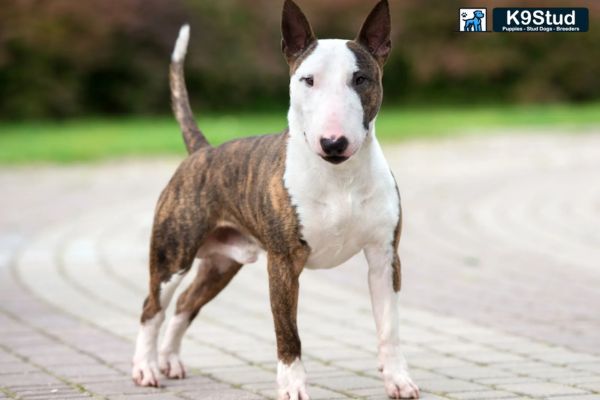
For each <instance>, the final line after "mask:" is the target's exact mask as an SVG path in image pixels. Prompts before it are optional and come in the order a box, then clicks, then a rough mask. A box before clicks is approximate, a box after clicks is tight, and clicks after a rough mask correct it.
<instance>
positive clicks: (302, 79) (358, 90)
mask: <svg viewBox="0 0 600 400" xmlns="http://www.w3.org/2000/svg"><path fill="white" fill-rule="evenodd" d="M281 30H282V34H283V40H282V50H283V54H284V55H285V58H286V60H287V62H288V64H289V66H290V76H291V79H290V111H289V114H288V119H289V123H290V131H291V132H292V134H296V135H303V136H304V137H305V138H306V143H307V145H308V146H309V147H310V148H311V150H312V151H313V152H314V153H315V154H317V155H318V156H320V157H321V158H323V159H324V160H326V161H329V162H331V163H334V164H339V163H341V162H343V161H345V160H347V159H348V158H350V157H352V156H353V155H354V154H355V153H356V152H357V151H358V150H359V149H360V148H361V146H362V144H363V142H364V140H365V139H366V138H367V137H368V135H369V134H370V133H371V131H372V129H373V122H374V120H375V117H376V115H377V113H378V112H379V108H380V106H381V101H382V98H383V88H382V85H381V77H382V73H383V65H384V63H385V61H386V59H387V57H388V55H389V53H390V49H391V41H390V12H389V5H388V2H387V0H381V1H380V2H379V3H377V5H376V6H375V8H373V10H372V11H371V13H370V14H369V16H368V17H367V19H366V20H365V22H364V24H363V26H362V28H361V30H360V32H359V34H358V36H357V37H356V39H354V40H338V39H327V40H317V39H316V37H315V35H314V33H313V31H312V28H311V26H310V24H309V22H308V20H307V19H306V16H305V15H304V14H303V13H302V10H300V8H299V7H298V6H297V5H296V3H294V2H293V1H292V0H286V1H285V4H284V6H283V17H282V24H281Z"/></svg>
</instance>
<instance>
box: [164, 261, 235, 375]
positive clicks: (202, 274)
mask: <svg viewBox="0 0 600 400" xmlns="http://www.w3.org/2000/svg"><path fill="white" fill-rule="evenodd" d="M241 267H242V264H239V263H238V262H236V261H234V260H232V259H231V258H228V257H226V256H223V255H217V254H214V255H211V256H210V257H207V258H203V259H202V260H201V263H200V266H199V268H198V274H197V275H196V278H195V279H194V281H193V282H192V283H191V284H190V286H189V287H188V288H187V289H186V290H185V291H184V292H183V293H182V294H181V295H180V296H179V299H178V300H177V309H176V311H175V315H174V316H173V317H172V318H171V320H170V321H169V325H168V326H167V332H166V334H165V338H164V341H163V344H162V346H161V348H160V353H159V365H160V370H161V372H162V373H163V374H164V375H165V376H166V377H167V378H170V379H183V378H185V368H184V366H183V363H182V362H181V359H180V355H179V352H180V349H181V340H182V339H183V335H184V334H185V331H186V330H187V328H188V327H189V326H190V324H191V322H192V321H193V319H194V318H195V317H196V315H198V312H199V311H200V309H201V308H202V307H203V306H204V305H205V304H206V303H208V302H209V301H211V300H212V299H213V298H214V297H215V296H216V295H217V294H219V292H220V291H221V290H223V288H225V286H227V284H228V283H229V282H230V281H231V279H233V277H234V276H235V274H236V273H237V272H238V271H239V270H240V268H241Z"/></svg>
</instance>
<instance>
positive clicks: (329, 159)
mask: <svg viewBox="0 0 600 400" xmlns="http://www.w3.org/2000/svg"><path fill="white" fill-rule="evenodd" d="M321 158H322V159H323V160H325V161H327V162H330V163H332V164H341V163H343V162H344V161H346V160H347V159H348V158H350V157H344V156H321Z"/></svg>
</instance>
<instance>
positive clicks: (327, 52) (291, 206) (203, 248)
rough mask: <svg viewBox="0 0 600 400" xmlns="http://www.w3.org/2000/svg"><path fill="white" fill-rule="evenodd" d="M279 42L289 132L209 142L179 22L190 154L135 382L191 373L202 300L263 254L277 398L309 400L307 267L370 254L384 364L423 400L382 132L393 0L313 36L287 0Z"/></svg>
mask: <svg viewBox="0 0 600 400" xmlns="http://www.w3.org/2000/svg"><path fill="white" fill-rule="evenodd" d="M282 33H283V40H282V48H283V53H284V55H285V58H286V59H287V62H288V64H289V67H290V75H291V79H290V109H289V113H288V120H289V129H287V130H286V131H285V132H282V133H280V134H276V135H266V136H259V137H253V138H246V139H240V140H235V141H232V142H229V143H225V144H223V145H222V146H219V147H216V148H215V147H211V146H210V145H209V144H208V142H207V141H206V139H205V138H204V136H203V135H202V133H201V132H200V131H199V130H198V128H197V126H196V123H195V121H194V119H193V116H192V112H191V109H190V106H189V101H188V95H187V91H186V88H185V82H184V77H183V61H184V57H185V53H186V49H187V44H188V40H189V28H188V27H187V26H184V27H183V28H182V29H181V32H180V34H179V38H178V39H177V43H176V46H175V50H174V52H173V57H172V63H171V73H170V79H171V91H172V98H173V109H174V112H175V115H176V117H177V120H178V121H179V124H180V125H181V129H182V131H183V135H184V138H185V143H186V146H187V149H188V151H189V153H190V155H189V157H188V158H186V159H185V160H184V161H183V162H182V163H181V165H180V166H179V168H178V170H177V171H176V172H175V174H174V176H173V177H172V179H171V181H170V182H169V183H168V185H167V187H166V188H165V190H164V191H163V192H162V194H161V196H160V199H159V201H158V205H157V208H156V214H155V219H154V226H153V229H152V240H151V246H150V294H149V296H148V298H147V299H146V301H145V302H144V308H143V313H142V317H141V329H140V332H139V336H138V339H137V346H136V351H135V356H134V359H133V364H134V366H133V379H134V381H135V383H136V384H138V385H142V386H158V385H159V382H158V378H159V370H160V371H161V372H162V373H163V374H164V375H165V376H166V377H168V378H175V379H177V378H183V377H185V370H184V367H183V364H182V363H181V359H180V355H179V351H180V346H181V340H182V337H183V334H184V332H185V330H186V329H187V328H188V326H189V325H190V323H191V321H192V320H193V319H194V317H195V316H196V315H197V314H198V312H199V311H200V309H201V308H202V306H203V305H205V304H206V303H207V302H209V301H210V300H211V299H212V298H214V297H215V296H216V295H217V294H218V293H219V292H220V291H221V290H222V289H223V288H224V287H225V286H226V285H227V284H228V283H229V282H230V281H231V279H232V278H233V277H234V275H235V274H236V273H237V272H238V271H239V270H240V268H241V267H242V265H243V264H246V263H251V262H254V261H255V260H256V257H257V252H258V251H259V250H261V249H262V250H266V252H267V259H268V272H269V288H270V298H271V307H272V311H273V317H274V320H275V333H276V337H277V353H278V358H279V364H278V367H277V383H278V385H279V398H280V399H293V400H295V399H300V400H302V399H303V400H305V399H308V398H309V397H308V395H307V390H306V373H305V370H304V366H303V364H302V359H301V354H300V338H299V336H298V330H297V326H296V311H297V303H298V278H299V275H300V273H301V272H302V270H303V269H304V268H311V269H312V268H332V267H335V266H337V265H339V264H341V263H343V262H344V261H346V260H348V259H349V258H350V257H352V256H353V255H354V254H357V253H358V252H360V251H361V250H362V251H364V253H365V255H366V258H367V261H368V264H369V275H368V276H369V287H370V290H371V301H372V306H373V313H374V316H375V322H376V327H377V333H378V339H379V363H380V370H381V372H382V375H383V380H384V383H385V389H386V392H387V394H388V395H389V397H391V398H416V397H418V396H419V389H418V388H417V386H416V385H415V384H414V383H413V381H412V380H411V378H410V377H409V374H408V371H407V367H406V362H405V360H404V357H403V356H402V354H401V352H400V340H399V337H398V324H399V321H398V304H397V297H398V291H399V290H400V260H399V258H398V254H397V249H398V241H399V239H400V230H401V225H402V223H401V208H400V197H399V194H398V190H397V187H396V183H395V181H394V177H393V176H392V173H391V172H390V169H389V167H388V165H387V163H386V161H385V159H384V156H383V153H382V151H381V147H380V146H379V143H378V142H377V138H376V137H375V117H376V116H377V113H378V111H379V108H380V106H381V101H382V93H383V90H382V84H381V78H382V69H383V65H384V63H385V61H386V59H387V57H388V54H389V52H390V49H391V42H390V14H389V6H388V2H387V1H386V0H381V1H380V2H379V3H378V4H377V5H376V6H375V8H374V9H373V10H372V11H371V13H370V14H369V16H368V17H367V19H366V21H365V22H364V24H363V26H362V28H361V30H360V33H359V34H358V36H357V38H356V39H355V40H350V41H348V40H337V39H336V40H317V39H316V38H315V35H314V34H313V31H312V29H311V27H310V24H309V23H308V20H307V19H306V17H305V16H304V14H303V13H302V11H301V10H300V8H299V7H298V6H297V5H296V4H295V3H294V2H293V1H291V0H286V1H285V4H284V7H283V19H282ZM196 257H197V258H200V266H199V269H198V275H197V276H196V278H195V280H194V281H193V283H192V284H191V285H190V286H189V287H188V288H187V289H186V290H185V291H184V292H183V293H182V294H181V296H180V297H179V299H178V300H177V307H176V313H175V316H174V317H173V318H172V320H171V321H170V323H169V325H168V328H167V331H166V335H165V339H164V343H163V345H162V346H161V348H160V351H159V350H158V349H157V343H156V342H157V337H158V333H159V330H160V326H161V324H162V322H163V320H164V318H165V313H164V310H165V309H166V308H167V306H168V304H169V301H170V300H171V297H172V295H173V292H174V291H175V288H176V287H177V285H178V284H179V282H180V281H181V279H182V278H183V276H184V275H185V273H186V272H188V270H189V269H190V267H191V265H192V262H193V261H194V259H195V258H196Z"/></svg>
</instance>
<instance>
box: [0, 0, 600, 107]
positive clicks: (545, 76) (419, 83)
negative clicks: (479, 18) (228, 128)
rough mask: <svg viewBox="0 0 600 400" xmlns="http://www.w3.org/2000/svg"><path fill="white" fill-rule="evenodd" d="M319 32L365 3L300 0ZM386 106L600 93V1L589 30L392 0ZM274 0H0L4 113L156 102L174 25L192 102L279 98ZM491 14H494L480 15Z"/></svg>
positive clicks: (361, 12) (264, 102) (263, 102)
mask: <svg viewBox="0 0 600 400" xmlns="http://www.w3.org/2000/svg"><path fill="white" fill-rule="evenodd" d="M298 3H299V4H300V5H301V6H302V8H303V9H304V11H305V12H306V14H307V15H308V17H309V19H310V20H311V22H312V24H313V27H314V29H315V31H316V32H317V35H318V36H319V37H322V38H326V37H344V38H352V37H354V36H355V34H356V32H357V31H358V28H359V27H360V24H361V23H362V20H363V19H364V17H365V16H366V14H367V13H368V11H369V10H370V8H371V7H372V5H373V4H374V3H375V2H374V1H364V0H330V1H327V2H325V1H319V0H298ZM390 3H391V7H392V13H393V16H392V17H393V25H394V38H393V39H394V51H393V53H392V56H391V59H390V60H389V62H388V65H387V67H386V74H385V88H386V102H387V104H390V103H394V102H403V103H411V104H415V103H424V104H431V103H432V102H435V103H446V104H460V103H478V104H479V103H482V102H487V103H512V102H560V101H573V102H583V101H592V100H597V99H599V98H600V73H599V71H600V53H599V52H598V48H599V45H600V29H598V27H599V25H598V21H599V20H600V2H598V1H597V0H587V1H585V0H581V1H568V0H564V1H559V2H557V1H542V0H540V1H536V3H535V6H548V7H563V6H564V7H566V6H580V7H581V6H583V7H589V8H590V19H591V21H590V32H588V33H551V34H545V33H528V34H525V33H512V34H508V33H483V34H468V33H459V32H455V31H456V30H457V19H456V16H457V14H458V8H459V7H469V6H472V7H481V6H487V7H488V11H489V12H490V14H491V9H492V8H493V7H498V6H523V2H522V1H516V0H503V1H502V2H501V3H502V4H499V2H498V1H494V0H481V1H472V0H464V1H455V0H427V1H424V0H391V1H390ZM280 9H281V2H280V1H277V2H274V1H273V0H218V1H217V0H210V1H209V0H171V1H164V0H85V1H74V0H7V1H3V4H2V7H0V118H3V119H20V118H48V117H53V118H64V117H71V116H80V115H89V114H93V115H99V114H111V115H115V114H117V115H118V114H148V113H163V114H164V113H166V112H167V111H168V110H169V94H168V82H167V67H168V61H169V55H170V52H171V49H172V46H173V42H174V39H175V37H176V35H177V30H178V28H179V26H180V25H181V24H182V23H184V22H189V23H190V24H191V26H192V40H191V44H190V51H189V53H188V54H189V57H188V61H187V65H186V67H187V68H186V74H187V80H188V85H189V89H190V92H191V93H192V101H193V103H194V106H195V108H196V110H206V109H213V110H214V109H251V110H256V109H274V108H276V109H285V108H286V107H287V102H288V100H287V90H288V89H287V85H288V70H287V66H286V65H285V63H284V61H283V58H282V56H281V54H280V33H279V26H280V11H281V10H280ZM488 23H489V24H491V15H490V17H489V18H488Z"/></svg>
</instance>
